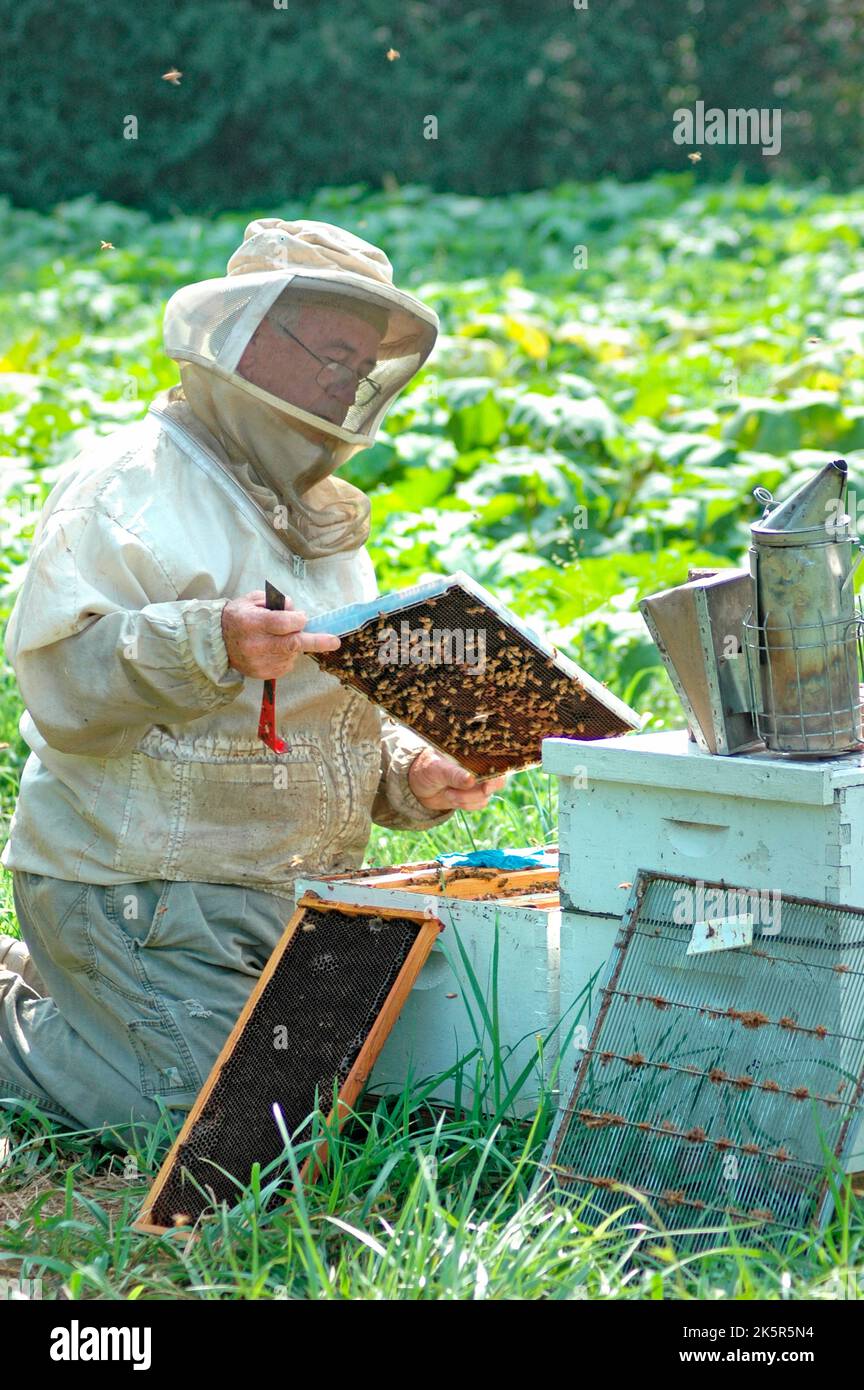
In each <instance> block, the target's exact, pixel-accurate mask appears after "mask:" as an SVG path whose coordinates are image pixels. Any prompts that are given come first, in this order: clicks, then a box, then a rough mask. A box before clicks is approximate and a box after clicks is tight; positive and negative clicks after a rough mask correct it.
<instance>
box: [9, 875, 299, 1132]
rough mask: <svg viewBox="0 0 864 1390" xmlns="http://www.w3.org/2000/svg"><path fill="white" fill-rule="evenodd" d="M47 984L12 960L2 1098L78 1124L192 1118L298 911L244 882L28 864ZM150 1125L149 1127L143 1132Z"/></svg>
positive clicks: (29, 919) (36, 942)
mask: <svg viewBox="0 0 864 1390" xmlns="http://www.w3.org/2000/svg"><path fill="white" fill-rule="evenodd" d="M13 890H14V897H15V908H16V911H17V913H18V921H19V923H20V926H21V935H22V938H23V940H24V942H25V943H26V945H27V947H28V949H29V951H30V954H31V956H32V958H33V963H34V965H35V966H36V969H37V970H38V972H39V974H40V975H41V977H42V980H43V982H44V987H45V989H44V995H40V994H39V993H37V991H36V990H35V989H32V988H30V987H29V986H28V985H26V984H25V983H24V981H23V980H22V978H21V977H20V975H17V974H15V973H13V972H12V971H8V970H3V969H0V1107H3V1108H8V1107H12V1108H20V1107H21V1106H22V1105H23V1106H25V1107H26V1106H27V1104H28V1103H35V1104H36V1105H38V1106H39V1108H40V1109H41V1110H43V1111H44V1112H45V1113H46V1114H48V1115H50V1116H51V1117H52V1118H54V1119H55V1120H58V1121H59V1122H61V1123H62V1124H64V1125H66V1126H68V1127H71V1128H74V1129H90V1128H102V1127H104V1126H118V1127H122V1126H127V1125H129V1126H131V1127H132V1130H133V1132H134V1130H135V1127H136V1125H137V1122H142V1121H143V1122H144V1124H151V1123H153V1122H154V1121H156V1120H157V1119H158V1118H159V1116H160V1113H161V1112H162V1110H163V1109H166V1110H168V1111H169V1112H171V1118H172V1119H173V1120H174V1121H175V1122H176V1123H178V1124H179V1123H182V1120H183V1118H184V1115H185V1113H186V1112H187V1111H188V1110H189V1109H190V1107H191V1106H192V1104H193V1102H194V1100H195V1097H196V1095H197V1094H198V1091H199V1090H200V1088H201V1086H202V1085H203V1083H204V1081H205V1080H206V1078H207V1076H208V1074H209V1072H210V1070H211V1068H212V1066H213V1063H214V1062H215V1060H216V1058H217V1056H218V1055H219V1052H220V1050H221V1048H222V1045H223V1043H224V1041H225V1039H226V1037H227V1036H228V1033H229V1032H230V1031H231V1028H232V1027H233V1025H234V1023H235V1022H236V1020H237V1016H238V1014H239V1013H240V1010H241V1009H242V1007H243V1005H244V1004H245V1002H246V999H247V998H248V996H249V993H250V992H251V990H252V987H253V985H254V984H255V981H256V980H257V978H258V976H259V975H260V973H261V971H262V969H263V968H264V965H265V964H266V962H267V959H268V958H269V956H270V955H271V953H272V951H273V949H274V947H275V946H276V943H277V942H278V940H279V938H280V936H281V934H282V931H283V929H284V927H285V924H286V923H287V921H288V919H289V917H290V916H291V913H292V911H293V906H294V904H293V901H292V899H290V898H284V897H283V898H278V897H275V896H274V895H272V894H269V893H262V892H260V891H255V890H247V889H245V888H241V887H238V886H236V885H232V884H227V885H226V884H217V883H175V882H168V881H163V880H151V881H148V882H143V883H124V884H119V885H117V886H114V887H102V886H97V885H93V884H82V883H72V882H68V881H67V880H65V879H57V878H47V877H45V876H43V875H39V874H29V873H22V872H21V871H16V872H15V873H14V875H13ZM138 1137H140V1136H137V1135H136V1138H138Z"/></svg>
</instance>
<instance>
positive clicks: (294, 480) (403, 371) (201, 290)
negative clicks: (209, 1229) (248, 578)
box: [156, 218, 438, 558]
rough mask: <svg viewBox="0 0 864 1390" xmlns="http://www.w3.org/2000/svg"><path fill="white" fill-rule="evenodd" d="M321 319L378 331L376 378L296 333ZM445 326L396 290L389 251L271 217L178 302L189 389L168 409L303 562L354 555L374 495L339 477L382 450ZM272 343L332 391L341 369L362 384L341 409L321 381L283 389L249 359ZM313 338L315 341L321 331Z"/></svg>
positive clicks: (176, 322) (178, 333)
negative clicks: (374, 449) (396, 410)
mask: <svg viewBox="0 0 864 1390" xmlns="http://www.w3.org/2000/svg"><path fill="white" fill-rule="evenodd" d="M298 314H300V315H303V314H305V315H306V316H307V317H306V318H303V317H300V318H299V319H298ZM316 314H317V315H318V318H319V320H320V319H321V315H322V314H323V315H324V316H325V318H324V321H325V322H328V323H334V322H336V323H339V322H342V323H344V322H345V321H346V319H345V316H347V318H348V320H349V321H350V322H351V323H353V324H355V325H356V324H357V323H359V324H360V325H361V327H365V329H366V334H367V337H366V339H365V341H366V342H367V343H368V342H369V341H370V340H369V337H368V335H369V333H370V332H371V333H372V338H371V343H372V345H373V346H372V348H371V349H370V350H369V351H370V356H369V359H368V361H369V362H371V363H372V365H371V366H370V365H364V366H363V367H362V371H363V372H365V373H366V375H365V376H362V377H359V378H358V377H357V376H356V374H355V373H354V372H353V369H351V370H348V371H346V369H345V368H344V367H342V366H340V364H339V361H338V359H337V360H335V361H334V360H331V359H330V358H329V357H324V356H318V360H317V361H316V360H315V358H316V353H315V352H314V351H312V350H311V349H309V348H308V347H306V346H305V345H304V343H303V342H302V341H301V340H300V338H298V337H295V334H294V331H293V330H294V328H295V327H296V325H297V323H298V322H299V324H300V326H301V328H302V327H303V325H305V324H306V323H307V322H308V321H309V316H310V315H311V316H312V325H313V328H314V327H315V326H316V321H315V315H316ZM327 314H329V315H330V318H329V319H327V318H326V315H327ZM370 326H372V327H370ZM437 330H438V320H437V318H436V316H435V314H434V313H433V312H432V310H430V309H429V308H427V306H426V305H424V304H422V303H421V302H420V301H419V300H417V299H415V298H414V297H413V296H412V295H408V294H406V293H404V292H403V291H400V290H397V289H396V288H395V287H394V285H393V269H392V266H391V264H390V261H389V260H388V258H387V257H386V256H385V254H384V253H383V251H381V250H379V248H378V247H376V246H372V245H371V244H370V243H369V242H366V241H363V240H362V239H361V238H360V237H357V236H354V235H353V234H352V233H351V232H347V231H344V230H343V229H341V228H339V227H334V226H331V225H330V224H328V223H324V222H313V221H294V222H288V221H283V220H281V219H279V218H262V219H259V220H257V221H255V222H251V223H250V224H249V226H248V227H247V228H246V233H245V236H244V240H243V243H242V245H241V246H240V247H238V249H237V250H236V251H235V252H234V254H233V255H232V256H231V258H230V260H229V261H228V267H227V275H225V276H224V277H222V278H219V279H214V280H205V281H201V282H198V283H195V284H191V285H186V286H184V287H183V288H182V289H180V290H178V291H177V293H176V294H174V295H173V296H172V298H171V299H170V300H169V302H168V305H167V307H166V311H165V322H164V343H165V351H166V353H167V355H168V356H169V357H172V358H174V359H175V360H176V361H177V362H179V364H180V377H181V382H182V386H181V387H175V388H174V389H173V390H171V391H169V392H167V393H166V394H165V395H164V396H163V397H162V398H161V399H160V400H159V401H157V402H156V409H157V410H160V411H162V412H163V413H165V414H167V415H169V416H173V417H174V418H176V419H177V420H178V422H179V423H181V424H183V426H184V427H185V428H186V429H187V430H188V431H189V432H191V433H192V434H193V435H198V436H199V437H200V438H201V439H202V442H203V443H206V444H208V446H209V447H210V448H211V449H212V448H213V441H214V440H215V441H216V443H217V444H218V446H219V449H218V452H219V453H220V454H221V456H222V462H223V463H224V464H226V466H228V467H229V468H230V470H231V471H232V472H233V473H234V475H235V476H236V477H237V478H238V481H239V482H240V483H241V484H242V486H243V487H244V488H245V490H246V491H247V492H249V493H250V494H251V495H252V496H253V497H254V498H255V500H256V501H257V502H258V503H259V505H260V506H262V507H263V509H264V511H265V512H267V513H268V516H269V517H270V520H271V524H273V526H274V530H276V531H277V532H278V533H279V534H280V535H281V537H282V539H283V540H284V542H285V544H286V545H287V546H288V547H289V548H290V549H291V550H292V551H294V552H295V553H296V554H300V555H304V556H306V557H308V558H316V557H318V556H324V555H330V554H334V553H336V552H338V551H343V550H353V549H356V548H357V547H358V546H360V545H362V544H363V543H364V542H365V540H366V538H367V537H368V534H369V499H368V498H367V497H366V496H365V495H364V494H363V493H362V492H360V491H359V490H358V489H357V488H355V487H353V486H352V485H351V484H350V483H348V482H346V481H345V480H344V479H341V478H335V477H332V476H331V475H332V474H333V473H334V471H335V470H336V469H337V468H339V467H340V466H341V465H342V464H343V463H344V462H345V461H346V460H347V459H349V458H350V457H351V456H352V455H353V454H355V453H356V452H357V451H358V450H360V449H363V448H366V447H368V446H369V445H370V444H372V443H373V442H374V439H375V436H376V433H377V430H378V427H379V425H380V423H381V420H382V419H383V417H384V415H385V414H386V412H387V410H388V409H389V407H390V406H391V405H392V403H393V401H394V400H395V399H396V397H397V395H398V394H399V392H400V391H401V390H402V389H403V388H404V386H405V385H406V384H407V382H408V381H410V380H411V378H412V377H413V376H414V375H415V374H416V372H417V371H418V370H419V369H420V367H421V366H422V365H423V363H424V362H425V360H426V359H427V357H428V355H429V353H430V352H431V350H432V347H433V345H434V342H435V337H436V335H437ZM298 331H299V330H298ZM263 333H267V334H269V335H271V336H270V338H268V339H267V344H269V343H271V342H272V343H273V344H274V345H275V346H276V347H277V348H281V347H282V346H283V345H286V346H288V347H289V349H290V350H291V351H293V352H294V353H295V355H296V354H299V356H296V361H297V362H298V363H299V364H300V365H301V366H302V369H303V374H304V375H305V377H307V378H308V379H309V382H313V381H317V380H318V379H320V380H321V381H322V382H323V384H324V386H326V387H328V390H329V383H330V381H331V377H330V376H329V375H328V373H339V372H340V371H341V372H342V374H343V376H345V377H347V378H350V379H351V382H352V384H351V387H350V391H349V396H348V397H345V396H344V395H343V398H342V404H341V406H339V405H338V404H337V403H335V402H334V400H333V398H332V397H331V396H330V395H329V394H328V392H327V391H323V390H322V388H321V387H319V386H317V385H313V386H312V387H311V390H312V393H313V394H312V396H311V397H310V396H309V395H308V390H309V389H310V388H309V387H308V385H307V395H306V396H305V397H304V395H303V394H302V392H301V391H300V389H299V378H300V372H299V370H298V372H297V380H296V381H295V380H293V379H292V375H291V373H290V372H289V373H288V375H287V377H285V378H284V379H283V378H282V377H280V376H279V375H278V373H277V374H276V377H275V379H274V378H273V374H272V373H271V374H270V376H268V375H267V373H266V372H264V373H263V374H262V373H260V372H258V373H256V371H255V370H254V369H252V368H250V367H249V366H248V361H249V358H250V353H249V352H247V349H250V345H251V347H252V348H254V347H255V345H256V343H257V342H258V340H259V338H260V337H261V334H263ZM274 334H277V335H278V338H277V337H276V336H273V335H274ZM303 336H304V337H306V338H307V339H308V337H309V331H308V329H306V328H304V330H303ZM286 339H288V340H291V339H293V342H288V343H287V344H286V343H285V340H286ZM253 340H254V341H253ZM313 341H317V340H316V339H314V338H313ZM295 344H299V345H298V346H295ZM244 354H245V355H244ZM253 360H254V359H253ZM259 360H260V359H259ZM268 360H269V359H266V358H265V366H266V365H267V362H268ZM289 360H290V359H289ZM256 374H257V375H258V376H259V379H258V380H256V379H255V376H256ZM262 379H264V380H265V382H266V384H265V385H262V384H261V380H262ZM342 385H343V387H344V383H342ZM355 385H356V388H357V390H356V397H357V398H356V400H355V399H353V393H354V389H355ZM320 402H324V405H323V406H322V405H320ZM322 409H323V410H324V411H325V412H326V414H322V413H320V411H321V410H322ZM202 426H203V433H202Z"/></svg>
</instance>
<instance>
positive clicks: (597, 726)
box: [315, 585, 632, 777]
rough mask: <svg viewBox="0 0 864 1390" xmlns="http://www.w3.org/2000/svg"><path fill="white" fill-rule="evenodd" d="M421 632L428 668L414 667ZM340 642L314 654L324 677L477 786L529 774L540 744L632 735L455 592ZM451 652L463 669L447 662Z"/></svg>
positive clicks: (499, 622) (547, 659) (549, 660)
mask: <svg viewBox="0 0 864 1390" xmlns="http://www.w3.org/2000/svg"><path fill="white" fill-rule="evenodd" d="M424 631H425V632H428V633H429V650H430V654H431V657H432V659H429V660H416V661H415V660H413V659H412V656H411V653H412V651H414V652H415V653H416V654H417V655H418V656H421V657H422V646H421V645H420V644H421V643H422V640H423V639H422V638H420V634H421V633H423V632H424ZM403 632H404V633H405V635H403ZM436 633H437V634H442V635H439V636H438V637H437V638H436ZM391 634H394V635H393V636H391ZM481 634H482V647H481V645H480V635H481ZM341 643H342V645H341V646H340V648H339V650H338V651H336V652H321V653H316V655H315V660H316V661H317V662H318V664H319V665H320V666H321V667H322V668H323V669H324V670H325V671H329V672H330V673H331V674H332V675H334V676H337V677H338V678H339V680H341V681H343V682H344V683H346V684H348V685H351V686H353V687H354V688H355V689H356V690H360V691H362V692H363V694H364V695H366V696H367V697H368V698H369V699H370V700H371V701H372V702H373V703H374V704H377V705H380V706H381V707H382V709H385V710H386V711H387V713H388V714H390V715H391V716H392V717H393V718H394V719H396V720H398V721H399V722H400V723H401V724H406V725H408V726H409V727H410V728H412V729H414V730H415V731H416V732H417V733H418V734H420V735H421V737H423V738H425V739H426V740H427V741H428V742H429V743H432V744H434V745H435V747H436V748H439V749H440V750H441V751H442V752H443V753H447V754H449V755H450V757H452V758H455V759H456V761H457V762H459V763H460V764H461V765H462V766H463V767H465V768H468V769H469V770H470V771H471V772H474V773H476V774H477V775H478V776H481V777H485V776H493V775H494V774H496V773H500V772H515V771H518V770H519V769H520V768H524V767H532V766H535V765H536V764H537V763H539V762H540V761H541V756H542V753H541V749H542V742H543V739H544V738H556V737H558V738H580V739H592V738H607V737H612V736H614V735H616V734H622V733H626V732H628V731H629V729H630V728H631V727H632V726H631V724H629V723H626V722H625V721H624V720H622V719H621V718H619V716H618V715H617V714H616V713H615V712H614V711H613V710H611V709H608V708H607V707H606V706H604V705H603V703H602V702H601V701H600V700H599V699H597V698H596V697H595V696H594V695H593V694H592V693H591V692H590V691H587V690H585V689H584V688H583V686H582V684H581V683H580V682H579V681H578V680H577V679H576V678H574V677H573V676H572V675H571V674H570V673H569V671H566V670H564V669H563V668H562V667H561V666H560V665H559V664H558V662H557V661H556V660H555V658H554V657H551V656H549V655H548V654H547V653H545V652H543V651H542V650H541V649H540V648H539V647H536V646H534V645H533V644H532V643H530V642H529V641H527V639H526V638H525V637H524V636H523V634H522V633H521V632H520V631H519V630H518V629H517V628H514V627H513V626H511V625H510V624H509V623H508V622H507V621H506V619H504V618H503V617H502V616H501V615H500V613H497V612H495V611H494V610H493V609H491V608H489V607H487V605H486V604H484V603H483V602H482V600H480V599H478V598H477V596H476V595H475V594H472V593H469V592H468V591H467V590H465V589H463V588H461V587H459V586H458V585H454V586H453V587H451V588H449V589H447V591H446V592H445V593H442V594H439V595H438V596H437V597H433V598H427V599H424V600H422V601H420V602H415V603H408V604H406V606H405V607H404V608H399V609H398V610H396V611H394V612H390V613H387V614H386V615H384V616H381V617H375V618H373V619H372V620H370V621H369V622H366V623H364V624H362V626H360V627H357V628H355V629H354V630H353V631H351V632H347V633H345V634H343V635H341ZM480 651H482V653H483V656H482V660H480V659H478V654H479V652H480ZM460 652H461V653H462V654H463V656H466V655H467V660H461V661H460V660H456V659H454V657H458V656H459V654H460ZM382 653H384V654H385V656H387V659H386V660H382ZM388 653H389V654H390V655H388ZM391 655H392V656H393V657H395V659H391Z"/></svg>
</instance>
